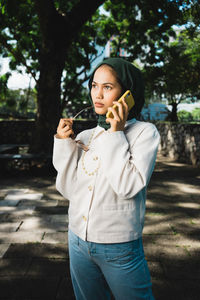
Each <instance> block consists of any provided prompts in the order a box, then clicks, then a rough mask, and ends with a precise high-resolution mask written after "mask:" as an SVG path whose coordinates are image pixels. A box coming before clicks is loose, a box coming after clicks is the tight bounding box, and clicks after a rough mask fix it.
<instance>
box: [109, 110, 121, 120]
mask: <svg viewBox="0 0 200 300" xmlns="http://www.w3.org/2000/svg"><path fill="white" fill-rule="evenodd" d="M108 111H110V112H112V114H113V116H114V119H115V120H116V121H120V118H119V115H118V113H117V111H116V109H115V108H113V107H109V108H108Z"/></svg>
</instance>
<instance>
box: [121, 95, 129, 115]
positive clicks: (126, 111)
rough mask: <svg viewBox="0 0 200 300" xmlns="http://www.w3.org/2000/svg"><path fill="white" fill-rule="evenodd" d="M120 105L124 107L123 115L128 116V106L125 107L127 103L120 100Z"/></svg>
mask: <svg viewBox="0 0 200 300" xmlns="http://www.w3.org/2000/svg"><path fill="white" fill-rule="evenodd" d="M122 105H123V107H124V113H125V115H128V105H127V103H126V101H125V99H124V98H123V99H122Z"/></svg>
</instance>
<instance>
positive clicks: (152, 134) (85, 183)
mask: <svg viewBox="0 0 200 300" xmlns="http://www.w3.org/2000/svg"><path fill="white" fill-rule="evenodd" d="M93 134H94V135H93ZM92 135H93V137H92ZM91 137H92V140H91V143H90V146H89V151H87V152H85V151H84V150H82V148H81V147H80V144H78V143H76V141H77V140H80V141H81V142H82V143H84V144H85V145H87V144H88V142H89V141H90V139H91ZM54 139H55V141H54V152H53V164H54V167H55V169H56V170H57V172H58V174H57V179H56V188H57V190H58V191H59V192H60V193H61V194H62V195H63V196H64V197H65V198H67V199H68V200H69V202H70V206H69V211H68V213H69V228H70V229H71V230H72V231H73V232H74V233H75V234H76V235H78V236H79V237H80V238H81V239H83V240H87V241H91V242H96V243H120V242H127V241H131V240H134V239H138V238H139V237H141V235H142V230H143V225H144V215H145V202H146V188H147V185H148V183H149V180H150V177H151V174H152V172H153V169H154V165H155V161H156V154H157V149H158V145H159V141H160V136H159V133H158V131H157V129H156V127H155V126H154V125H153V124H151V123H147V122H140V121H136V120H135V119H132V120H130V121H127V122H126V127H125V130H124V131H117V132H113V133H109V132H108V131H105V130H104V129H103V128H102V127H100V126H97V127H96V128H94V129H89V130H85V131H83V132H81V133H80V134H79V135H78V136H77V138H76V141H74V140H72V139H71V138H68V139H58V138H56V137H55V138H54Z"/></svg>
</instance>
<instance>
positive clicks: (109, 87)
mask: <svg viewBox="0 0 200 300" xmlns="http://www.w3.org/2000/svg"><path fill="white" fill-rule="evenodd" d="M104 88H105V89H106V90H111V89H112V88H111V86H109V85H106V86H105V87H104Z"/></svg>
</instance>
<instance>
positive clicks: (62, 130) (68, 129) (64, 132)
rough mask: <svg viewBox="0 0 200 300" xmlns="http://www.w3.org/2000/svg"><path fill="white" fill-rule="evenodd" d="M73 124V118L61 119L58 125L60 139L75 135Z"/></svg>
mask: <svg viewBox="0 0 200 300" xmlns="http://www.w3.org/2000/svg"><path fill="white" fill-rule="evenodd" d="M72 125H73V119H60V122H59V124H58V127H57V134H56V137H57V138H59V139H67V138H69V137H70V136H74V131H73V129H72Z"/></svg>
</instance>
